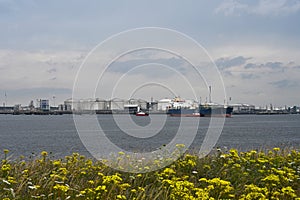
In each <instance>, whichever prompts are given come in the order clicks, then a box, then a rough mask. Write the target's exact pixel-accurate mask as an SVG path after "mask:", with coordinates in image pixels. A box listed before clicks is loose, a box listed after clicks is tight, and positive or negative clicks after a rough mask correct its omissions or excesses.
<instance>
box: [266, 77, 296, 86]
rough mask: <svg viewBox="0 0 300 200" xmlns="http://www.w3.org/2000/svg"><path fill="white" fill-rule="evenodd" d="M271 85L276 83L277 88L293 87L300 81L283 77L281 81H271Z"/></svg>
mask: <svg viewBox="0 0 300 200" xmlns="http://www.w3.org/2000/svg"><path fill="white" fill-rule="evenodd" d="M270 84H271V85H274V86H275V87H277V88H291V87H297V86H299V84H298V82H296V81H293V80H288V79H283V80H280V81H274V82H270Z"/></svg>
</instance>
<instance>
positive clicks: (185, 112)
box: [167, 108, 200, 117]
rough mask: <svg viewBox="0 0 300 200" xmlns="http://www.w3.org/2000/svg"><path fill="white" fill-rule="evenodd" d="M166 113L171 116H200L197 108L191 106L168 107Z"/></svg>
mask: <svg viewBox="0 0 300 200" xmlns="http://www.w3.org/2000/svg"><path fill="white" fill-rule="evenodd" d="M167 114H169V115H170V116H172V117H200V113H199V111H198V109H192V108H170V109H168V111H167Z"/></svg>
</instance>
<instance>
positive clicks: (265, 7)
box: [215, 0, 300, 16]
mask: <svg viewBox="0 0 300 200" xmlns="http://www.w3.org/2000/svg"><path fill="white" fill-rule="evenodd" d="M299 11H300V2H299V1H290V0H259V1H258V2H257V3H255V4H252V5H251V4H249V3H241V1H239V0H227V1H223V2H222V3H221V4H220V5H219V6H218V7H217V8H216V9H215V13H223V14H224V15H225V16H232V15H233V16H238V15H241V14H244V13H247V14H252V15H261V16H283V15H290V14H293V13H296V12H299Z"/></svg>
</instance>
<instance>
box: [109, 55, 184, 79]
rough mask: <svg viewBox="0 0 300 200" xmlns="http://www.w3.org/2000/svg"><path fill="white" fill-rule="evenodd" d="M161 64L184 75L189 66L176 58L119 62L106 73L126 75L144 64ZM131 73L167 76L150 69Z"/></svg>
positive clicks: (112, 65)
mask: <svg viewBox="0 0 300 200" xmlns="http://www.w3.org/2000/svg"><path fill="white" fill-rule="evenodd" d="M150 63H154V64H153V65H155V64H162V65H166V66H168V67H170V68H172V69H174V70H177V71H178V72H180V73H182V74H185V73H186V72H187V67H186V66H187V65H189V64H188V63H187V62H185V61H184V60H182V59H178V58H174V57H173V58H169V59H167V58H166V59H163V58H161V59H133V60H128V61H119V62H115V63H113V64H111V65H110V66H109V68H108V70H107V71H108V72H117V73H127V72H128V71H129V70H131V69H133V68H134V67H136V66H139V65H144V64H150ZM131 73H135V74H147V75H148V76H155V77H158V76H164V77H165V76H168V74H165V73H157V71H153V70H152V69H151V68H147V69H145V68H144V69H143V70H138V69H136V70H134V71H133V72H131Z"/></svg>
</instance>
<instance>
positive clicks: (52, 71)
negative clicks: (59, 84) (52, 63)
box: [47, 68, 57, 74]
mask: <svg viewBox="0 0 300 200" xmlns="http://www.w3.org/2000/svg"><path fill="white" fill-rule="evenodd" d="M56 71H57V69H56V68H51V69H48V70H47V72H48V73H50V74H51V73H54V72H56Z"/></svg>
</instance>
